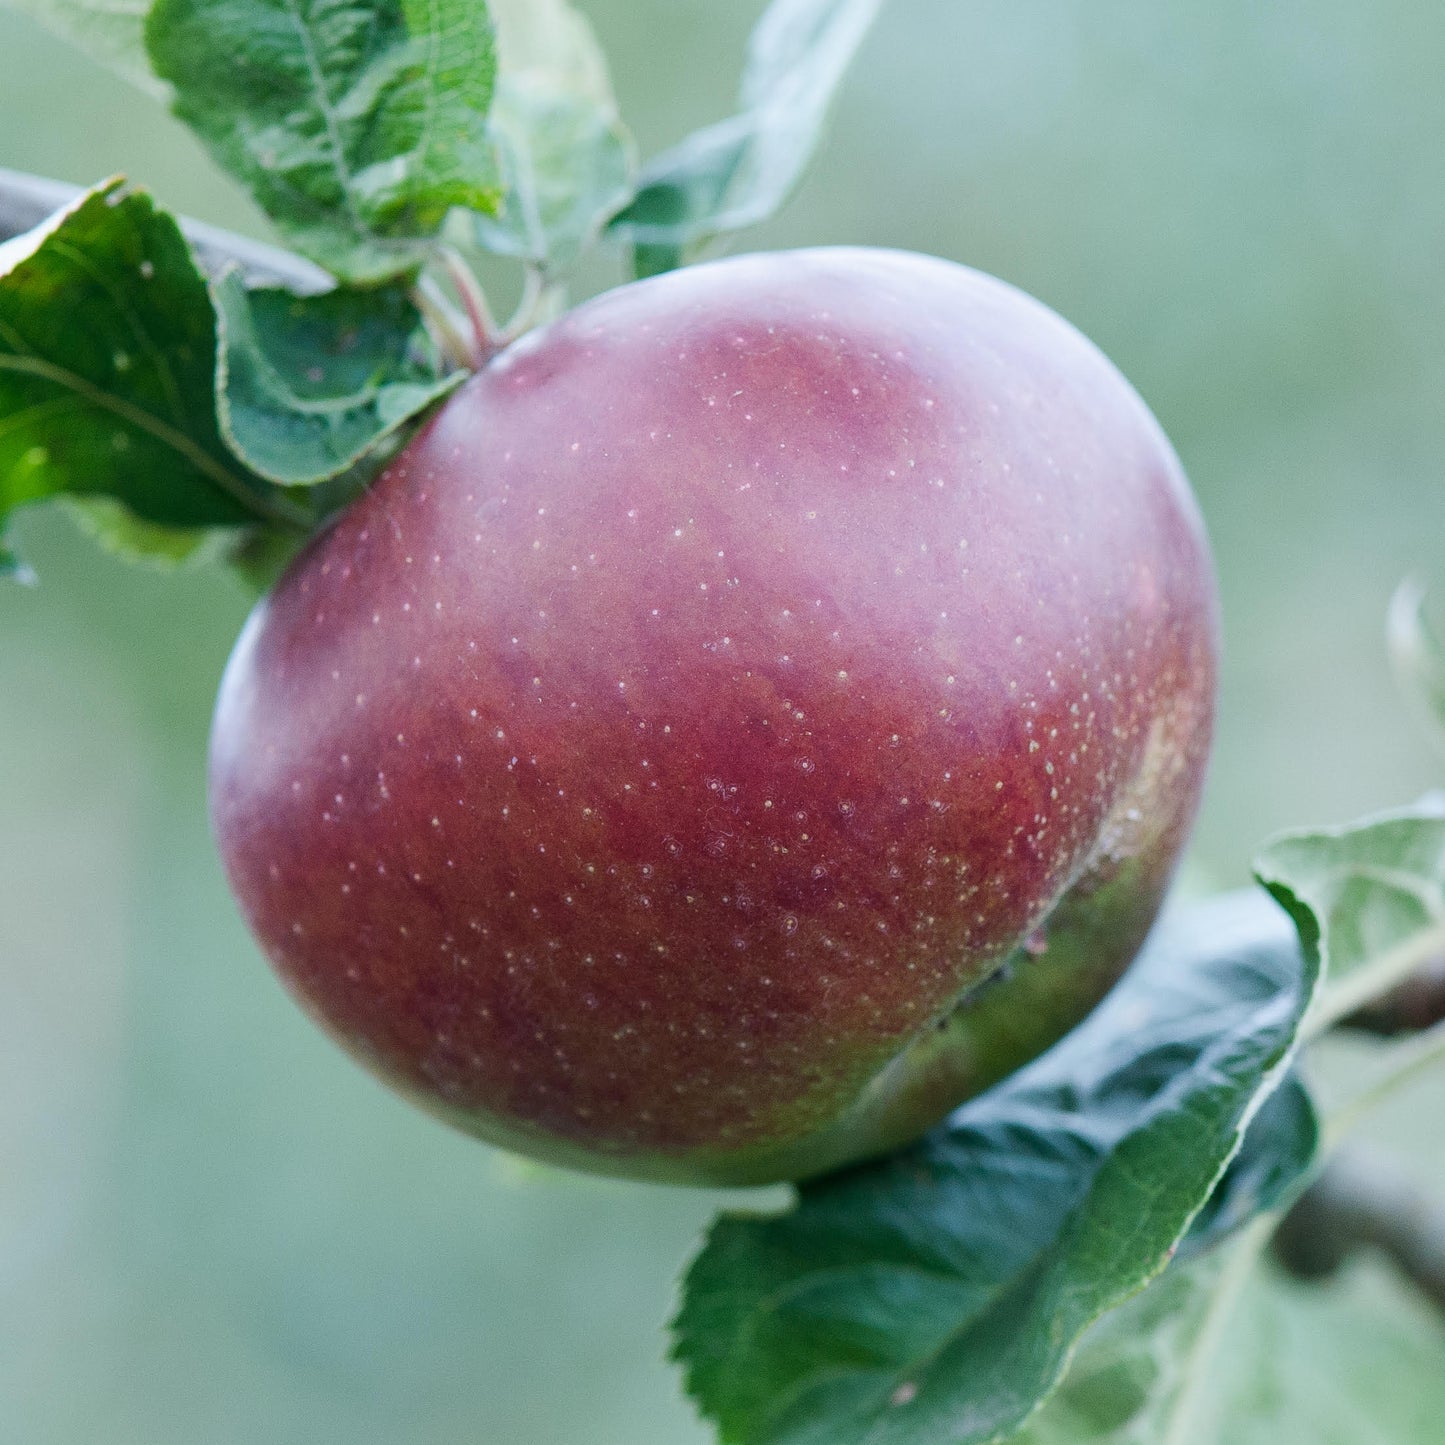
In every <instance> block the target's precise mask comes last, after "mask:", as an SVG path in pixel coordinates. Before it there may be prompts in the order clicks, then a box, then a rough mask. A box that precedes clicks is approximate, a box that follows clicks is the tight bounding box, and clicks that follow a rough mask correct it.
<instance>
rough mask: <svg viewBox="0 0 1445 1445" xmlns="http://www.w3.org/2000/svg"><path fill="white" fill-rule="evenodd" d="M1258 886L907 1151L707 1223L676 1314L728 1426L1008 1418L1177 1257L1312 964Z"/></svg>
mask: <svg viewBox="0 0 1445 1445" xmlns="http://www.w3.org/2000/svg"><path fill="white" fill-rule="evenodd" d="M1246 897H1247V901H1246V902H1244V903H1243V904H1241V903H1240V901H1239V900H1238V899H1237V898H1234V897H1230V898H1227V899H1224V900H1218V901H1216V902H1214V903H1211V904H1207V905H1201V906H1199V907H1197V908H1195V909H1191V910H1189V911H1187V912H1184V913H1180V914H1178V915H1175V916H1174V917H1173V918H1172V919H1170V920H1168V921H1166V922H1165V923H1164V924H1163V925H1161V927H1160V928H1159V929H1158V930H1157V931H1156V934H1155V936H1154V937H1153V938H1152V939H1151V941H1150V943H1149V944H1148V945H1147V946H1146V948H1145V951H1144V953H1143V954H1142V955H1141V957H1140V959H1139V960H1138V962H1137V963H1136V964H1135V965H1134V967H1133V968H1132V969H1131V971H1130V973H1129V974H1128V976H1127V977H1126V978H1125V980H1124V981H1123V982H1122V983H1121V984H1120V985H1119V986H1118V988H1116V989H1115V991H1114V992H1113V993H1112V994H1111V995H1110V996H1109V998H1108V999H1107V1000H1106V1001H1105V1002H1104V1004H1103V1005H1102V1006H1101V1007H1100V1008H1099V1009H1098V1010H1097V1011H1096V1012H1095V1013H1094V1014H1093V1015H1092V1016H1091V1017H1090V1018H1089V1019H1088V1020H1087V1021H1086V1022H1085V1023H1084V1024H1083V1025H1082V1026H1081V1027H1080V1028H1079V1029H1078V1030H1076V1031H1075V1032H1074V1033H1073V1034H1071V1035H1070V1036H1069V1037H1068V1038H1067V1039H1066V1040H1065V1041H1064V1042H1063V1043H1062V1044H1060V1045H1059V1046H1058V1047H1057V1048H1055V1049H1054V1050H1052V1051H1051V1052H1049V1053H1048V1054H1046V1055H1044V1057H1043V1058H1041V1059H1039V1060H1038V1061H1036V1062H1035V1063H1034V1064H1032V1065H1030V1066H1029V1067H1028V1068H1027V1069H1025V1070H1023V1071H1022V1072H1020V1073H1018V1074H1016V1075H1014V1076H1012V1077H1011V1078H1009V1079H1007V1080H1005V1081H1004V1082H1003V1083H1002V1084H1000V1085H999V1086H998V1087H996V1088H995V1089H993V1090H992V1091H990V1092H989V1093H987V1094H985V1095H983V1096H981V1097H980V1098H978V1099H976V1100H974V1101H973V1102H971V1103H970V1104H968V1105H966V1106H965V1107H964V1108H963V1109H961V1110H960V1111H959V1112H958V1113H957V1114H956V1115H955V1116H954V1118H953V1119H952V1120H951V1121H950V1122H949V1123H948V1125H947V1126H945V1127H944V1128H941V1129H939V1130H937V1131H935V1132H934V1133H933V1134H931V1135H929V1136H928V1137H927V1138H925V1139H924V1140H923V1141H922V1142H920V1143H919V1144H918V1145H917V1146H915V1147H914V1148H912V1149H909V1150H907V1151H905V1152H903V1153H901V1154H898V1155H895V1156H893V1157H892V1158H890V1159H887V1160H885V1161H883V1162H881V1163H879V1164H876V1165H873V1166H870V1167H867V1168H863V1169H859V1170H855V1171H853V1172H851V1173H848V1174H844V1175H840V1176H836V1177H833V1178H830V1179H826V1180H823V1181H820V1182H818V1183H815V1184H812V1185H808V1186H805V1187H804V1188H803V1189H802V1191H801V1194H800V1198H799V1201H798V1203H797V1205H796V1207H795V1208H794V1209H793V1210H792V1211H791V1212H789V1213H786V1214H783V1215H780V1216H775V1217H769V1218H759V1217H756V1216H749V1215H741V1214H729V1215H725V1216H723V1217H722V1218H721V1219H720V1220H719V1221H718V1222H717V1224H716V1225H715V1226H714V1228H713V1230H712V1232H711V1234H710V1235H709V1238H708V1241H707V1244H706V1246H705V1247H704V1249H703V1251H702V1253H701V1254H700V1255H699V1256H698V1258H697V1259H696V1260H695V1261H694V1263H693V1265H692V1267H691V1269H690V1270H689V1273H688V1276H687V1280H686V1285H685V1294H684V1301H683V1306H682V1309H681V1311H680V1313H679V1316H678V1319H677V1321H676V1325H675V1330H676V1353H677V1356H678V1358H680V1359H681V1360H682V1361H683V1362H684V1364H685V1366H686V1370H687V1380H688V1387H689V1389H690V1390H691V1391H692V1393H693V1395H694V1396H695V1397H696V1398H697V1400H698V1401H699V1402H700V1404H701V1406H702V1408H703V1409H704V1411H705V1412H706V1413H707V1414H708V1415H710V1416H711V1417H712V1418H714V1419H715V1420H717V1421H718V1422H719V1423H720V1425H721V1426H722V1434H723V1438H724V1439H725V1440H728V1441H735V1442H744V1445H763V1442H767V1445H824V1442H826V1445H854V1442H864V1441H866V1442H868V1445H894V1442H896V1445H905V1442H906V1445H945V1442H947V1445H969V1442H984V1441H993V1440H996V1439H1000V1438H1002V1437H1003V1436H1004V1435H1006V1434H1007V1433H1008V1432H1009V1431H1011V1430H1015V1429H1017V1428H1018V1427H1019V1425H1020V1424H1021V1423H1022V1422H1023V1421H1024V1420H1025V1419H1026V1418H1027V1416H1028V1415H1029V1414H1030V1413H1031V1412H1032V1411H1033V1409H1034V1408H1035V1406H1036V1405H1037V1403H1038V1401H1039V1400H1041V1399H1042V1398H1043V1397H1044V1396H1045V1395H1047V1393H1048V1392H1049V1391H1050V1390H1051V1389H1052V1388H1053V1386H1054V1384H1055V1383H1056V1381H1057V1380H1058V1378H1059V1375H1060V1373H1061V1372H1062V1370H1063V1368H1064V1364H1065V1361H1066V1359H1067V1357H1068V1354H1069V1352H1070V1350H1071V1348H1072V1346H1073V1342H1074V1341H1075V1340H1076V1339H1077V1338H1078V1336H1079V1335H1080V1334H1081V1333H1082V1332H1083V1331H1084V1330H1085V1329H1086V1328H1087V1327H1088V1326H1089V1325H1090V1324H1091V1323H1092V1322H1093V1321H1094V1320H1095V1319H1097V1318H1098V1317H1099V1316H1100V1315H1101V1314H1102V1313H1103V1312H1104V1311H1106V1310H1108V1309H1111V1308H1112V1307H1114V1306H1115V1305H1117V1304H1119V1303H1120V1302H1121V1301H1122V1300H1124V1299H1126V1298H1128V1297H1129V1296H1130V1295H1131V1294H1133V1293H1134V1292H1135V1291H1136V1290H1138V1289H1139V1288H1140V1287H1141V1286H1143V1285H1144V1284H1145V1283H1147V1281H1148V1280H1150V1279H1151V1278H1153V1276H1155V1275H1156V1274H1157V1273H1158V1272H1159V1271H1160V1270H1161V1269H1162V1268H1163V1267H1164V1265H1165V1263H1166V1262H1167V1261H1168V1259H1169V1258H1170V1256H1171V1255H1172V1253H1173V1251H1174V1249H1175V1247H1176V1246H1177V1244H1178V1242H1179V1240H1180V1238H1181V1237H1182V1236H1183V1234H1184V1232H1185V1231H1186V1229H1187V1228H1188V1227H1189V1224H1190V1221H1191V1220H1192V1219H1193V1218H1194V1216H1195V1214H1196V1212H1197V1211H1198V1210H1199V1208H1200V1207H1201V1205H1202V1204H1203V1203H1204V1201H1205V1200H1206V1199H1207V1198H1208V1196H1209V1194H1210V1192H1211V1190H1212V1189H1213V1187H1214V1185H1215V1184H1216V1182H1217V1181H1218V1180H1219V1178H1220V1176H1221V1174H1222V1172H1223V1170H1224V1168H1225V1166H1226V1165H1227V1164H1228V1162H1229V1160H1230V1159H1231V1157H1232V1156H1233V1154H1234V1152H1235V1150H1236V1148H1237V1147H1238V1144H1239V1140H1240V1137H1241V1135H1242V1133H1243V1131H1244V1128H1245V1126H1246V1124H1247V1123H1248V1121H1249V1119H1250V1116H1251V1115H1252V1114H1253V1112H1254V1111H1255V1110H1256V1108H1257V1107H1258V1105H1259V1104H1260V1102H1261V1101H1262V1099H1263V1098H1264V1097H1265V1096H1266V1095H1267V1093H1268V1092H1269V1090H1270V1089H1271V1088H1272V1087H1273V1086H1274V1085H1275V1083H1276V1082H1277V1081H1278V1079H1279V1077H1280V1072H1281V1068H1282V1065H1283V1063H1284V1061H1285V1060H1286V1059H1287V1058H1288V1057H1289V1053H1290V1050H1291V1047H1292V1044H1293V1040H1294V1037H1295V1032H1296V1029H1297V1028H1298V1025H1299V1021H1300V1019H1301V1018H1302V1017H1303V1015H1304V1012H1305V1009H1306V1008H1307V1006H1308V1003H1309V1000H1310V996H1311V994H1312V990H1313V980H1314V972H1313V969H1312V967H1311V965H1310V964H1309V962H1308V960H1307V959H1306V958H1305V956H1304V954H1303V953H1302V951H1301V950H1300V948H1299V947H1298V945H1297V943H1296V942H1295V940H1294V939H1293V938H1292V937H1291V936H1290V934H1289V930H1288V929H1285V928H1270V927H1268V926H1266V927H1265V928H1264V930H1263V931H1262V930H1261V926H1260V914H1259V909H1258V904H1257V903H1256V902H1255V901H1254V900H1253V898H1252V897H1250V896H1246Z"/></svg>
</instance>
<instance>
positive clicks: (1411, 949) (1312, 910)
mask: <svg viewBox="0 0 1445 1445" xmlns="http://www.w3.org/2000/svg"><path fill="white" fill-rule="evenodd" d="M1254 871H1255V875H1256V877H1258V879H1259V881H1260V882H1261V883H1263V884H1264V886H1265V887H1266V888H1268V889H1269V891H1270V892H1271V893H1272V894H1274V896H1275V897H1276V898H1277V899H1278V900H1279V902H1280V903H1281V904H1282V905H1283V906H1284V908H1285V909H1286V910H1287V911H1288V912H1289V914H1290V916H1291V917H1292V918H1293V919H1294V920H1295V924H1296V926H1297V927H1298V929H1299V932H1300V937H1301V939H1302V941H1303V942H1304V946H1305V948H1306V949H1307V950H1309V951H1310V952H1311V953H1313V954H1315V955H1317V956H1318V957H1319V958H1320V960H1321V961H1322V964H1323V972H1324V977H1325V984H1324V987H1323V989H1322V990H1321V994H1320V998H1319V1000H1318V1002H1317V1004H1316V1006H1315V1009H1314V1011H1313V1013H1312V1014H1311V1017H1310V1022H1309V1029H1310V1031H1311V1032H1315V1033H1318V1032H1321V1031H1323V1030H1324V1029H1326V1028H1328V1027H1329V1026H1330V1025H1331V1024H1333V1023H1337V1022H1338V1021H1339V1020H1340V1019H1342V1018H1344V1017H1346V1016H1347V1015H1348V1014H1351V1013H1353V1012H1354V1011H1355V1010H1356V1009H1358V1008H1360V1007H1361V1006H1362V1005H1363V1004H1365V1003H1368V1002H1369V1001H1370V1000H1371V999H1372V998H1376V997H1378V996H1379V995H1380V994H1382V993H1385V992H1386V991H1388V990H1389V989H1391V988H1393V987H1394V986H1395V985H1396V984H1398V983H1400V982H1402V981H1403V980H1404V979H1406V978H1408V977H1409V976H1410V975H1411V974H1412V973H1414V972H1415V970H1416V969H1417V968H1419V967H1421V965H1423V964H1424V963H1426V962H1428V961H1429V960H1430V959H1432V958H1435V957H1438V956H1439V955H1440V954H1442V953H1445V794H1432V795H1431V796H1429V797H1427V798H1424V799H1422V800H1421V801H1420V802H1419V803H1417V804H1416V805H1415V806H1414V807H1412V808H1406V809H1403V810H1400V811H1398V812H1392V813H1383V814H1380V815H1379V816H1377V817H1373V818H1367V819H1365V820H1364V821H1363V822H1360V823H1355V824H1351V825H1350V826H1347V827H1343V828H1328V829H1324V830H1322V831H1318V832H1300V833H1287V834H1285V835H1283V836H1282V837H1280V838H1277V839H1275V840H1274V841H1273V842H1271V843H1270V844H1268V845H1267V846H1266V847H1265V849H1264V851H1263V852H1262V853H1261V854H1260V856H1259V857H1258V858H1257V859H1256V860H1255V864H1254Z"/></svg>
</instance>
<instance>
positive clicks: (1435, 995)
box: [1339, 953, 1445, 1038]
mask: <svg viewBox="0 0 1445 1445" xmlns="http://www.w3.org/2000/svg"><path fill="white" fill-rule="evenodd" d="M1441 1022H1445V953H1442V954H1439V955H1437V956H1436V957H1435V958H1432V959H1430V960H1428V961H1427V962H1426V964H1425V965H1424V967H1423V968H1421V969H1420V970H1419V971H1418V972H1416V973H1414V974H1412V975H1411V976H1410V977H1409V978H1407V979H1406V980H1405V982H1404V983H1402V984H1398V985H1396V987H1394V988H1392V989H1391V990H1390V991H1389V992H1388V993H1386V994H1382V995H1381V996H1380V997H1379V998H1377V999H1375V1000H1373V1001H1372V1002H1370V1003H1367V1004H1366V1005H1365V1006H1364V1007H1363V1008H1360V1009H1357V1010H1356V1011H1355V1012H1354V1013H1352V1014H1348V1015H1346V1016H1345V1017H1344V1018H1342V1019H1341V1020H1340V1024H1339V1026H1340V1027H1341V1028H1345V1029H1355V1030H1358V1031H1359V1032H1361V1033H1367V1034H1383V1035H1384V1036H1385V1037H1387V1038H1389V1037H1393V1036H1394V1035H1395V1034H1406V1033H1420V1032H1422V1031H1423V1030H1425V1029H1429V1028H1433V1027H1434V1026H1435V1025H1436V1024H1438V1023H1441Z"/></svg>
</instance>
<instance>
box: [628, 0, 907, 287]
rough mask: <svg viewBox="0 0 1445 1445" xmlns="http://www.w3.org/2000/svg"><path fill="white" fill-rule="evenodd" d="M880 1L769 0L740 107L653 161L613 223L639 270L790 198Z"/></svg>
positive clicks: (680, 255)
mask: <svg viewBox="0 0 1445 1445" xmlns="http://www.w3.org/2000/svg"><path fill="white" fill-rule="evenodd" d="M881 3H882V0H774V3H773V4H772V5H771V6H769V8H768V10H767V11H766V12H765V13H764V15H763V18H762V19H761V20H760V21H759V22H758V24H757V27H756V28H755V29H754V31H753V35H752V38H751V41H750V42H749V46H748V58H747V63H746V66H745V68H744V71H743V82H742V89H741V92H740V94H739V97H738V110H737V113H736V114H735V115H732V116H730V117H729V118H728V119H727V120H724V121H720V122H719V123H718V124H716V125H713V126H709V127H707V128H706V129H704V130H700V131H697V132H695V133H694V134H693V135H691V136H689V137H688V138H687V139H686V140H684V141H683V142H682V143H681V144H680V145H678V146H676V147H675V148H673V149H672V150H670V151H667V152H665V153H664V154H663V155H661V156H659V157H658V158H657V159H656V160H654V161H652V162H650V163H649V164H648V165H647V166H646V167H645V168H644V170H643V174H642V181H641V186H640V189H639V191H638V195H637V199H636V200H635V201H634V202H633V203H632V204H631V205H630V206H629V207H628V208H627V209H626V210H625V211H624V212H622V214H621V215H620V216H618V217H617V219H616V221H615V222H614V225H615V227H616V228H617V229H618V230H619V231H620V233H621V234H622V235H623V236H624V237H626V239H628V240H629V241H631V242H632V244H633V246H634V247H635V248H636V250H637V269H638V272H639V274H651V273H654V272H657V271H664V270H668V269H670V268H671V267H673V266H677V265H680V264H681V263H682V261H683V260H684V259H686V257H687V256H688V255H690V254H693V253H695V252H696V250H697V249H698V247H700V246H701V245H703V244H704V243H706V242H707V241H708V240H710V239H711V238H713V237H715V236H720V235H723V234H725V233H727V232H730V231H737V230H741V229H742V228H743V227H745V226H751V225H754V224H756V223H757V222H759V221H762V220H765V219H766V218H767V217H768V216H770V215H772V214H773V213H774V212H775V211H776V210H777V209H778V208H779V207H780V206H781V205H782V204H783V202H784V201H785V200H787V198H788V197H789V196H790V195H791V194H792V192H793V190H794V188H795V187H796V186H797V184H798V181H799V180H800V179H801V177H802V174H803V171H804V169H805V168H806V166H807V164H808V162H809V160H810V159H811V158H812V155H813V152H814V150H815V149H816V147H817V144H818V140H819V137H820V135H821V133H822V129H823V125H824V122H825V120H826V118H827V114H828V109H829V105H830V103H831V101H832V98H833V95H834V93H835V92H836V90H837V88H838V86H839V84H840V83H841V81H842V79H843V76H844V75H845V74H846V72H847V69H848V66H849V64H850V63H851V62H852V59H853V57H854V55H855V54H856V52H857V50H858V47H859V46H860V45H861V44H862V42H863V39H864V37H865V36H866V35H867V33H868V30H869V28H870V27H871V25H872V23H873V20H874V18H875V17H876V16H877V14H878V11H879V9H880V8H881Z"/></svg>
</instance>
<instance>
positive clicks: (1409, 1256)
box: [1274, 1146, 1445, 1314]
mask: <svg viewBox="0 0 1445 1445" xmlns="http://www.w3.org/2000/svg"><path fill="white" fill-rule="evenodd" d="M1364 1250H1373V1251H1375V1252H1377V1253H1380V1254H1383V1255H1384V1256H1385V1258H1387V1259H1388V1260H1390V1262H1391V1263H1392V1264H1393V1265H1394V1266H1395V1267H1396V1268H1397V1269H1398V1270H1399V1271H1400V1273H1401V1274H1402V1275H1404V1276H1405V1278H1406V1279H1408V1280H1409V1281H1410V1282H1411V1283H1412V1284H1413V1285H1414V1286H1415V1287H1416V1288H1417V1289H1418V1290H1419V1291H1420V1293H1421V1294H1422V1295H1424V1297H1425V1298H1426V1299H1428V1300H1429V1301H1430V1302H1431V1303H1432V1304H1434V1305H1435V1306H1436V1308H1437V1309H1439V1310H1440V1311H1441V1312H1442V1314H1445V1202H1442V1201H1441V1200H1438V1199H1435V1198H1432V1197H1431V1196H1430V1195H1428V1194H1427V1193H1425V1191H1424V1190H1422V1189H1421V1188H1420V1186H1419V1185H1418V1184H1417V1183H1416V1182H1415V1181H1414V1180H1413V1179H1411V1178H1410V1177H1409V1176H1408V1175H1406V1174H1405V1173H1403V1172H1402V1171H1401V1170H1400V1169H1399V1167H1398V1166H1396V1165H1395V1164H1393V1163H1391V1162H1390V1161H1389V1160H1387V1159H1383V1158H1381V1157H1380V1156H1379V1155H1377V1154H1376V1153H1374V1152H1373V1151H1371V1150H1367V1149H1364V1148H1360V1147H1354V1146H1352V1147H1350V1148H1346V1149H1341V1150H1339V1151H1337V1152H1336V1153H1335V1155H1334V1157H1333V1158H1331V1160H1330V1162H1329V1163H1328V1164H1327V1165H1326V1166H1325V1169H1324V1172H1323V1173H1322V1174H1321V1175H1320V1176H1319V1178H1318V1179H1316V1180H1315V1182H1314V1183H1313V1184H1311V1185H1310V1187H1309V1188H1308V1189H1307V1190H1305V1192H1304V1194H1303V1195H1301V1196H1300V1198H1299V1200H1298V1202H1297V1203H1296V1204H1295V1205H1294V1207H1293V1208H1292V1209H1291V1210H1290V1211H1289V1213H1288V1214H1287V1215H1286V1216H1285V1217H1284V1220H1283V1222H1282V1223H1281V1224H1280V1226H1279V1229H1278V1230H1277V1231H1276V1233H1275V1236H1274V1252H1275V1256H1276V1258H1277V1259H1278V1260H1279V1262H1280V1263H1281V1264H1282V1265H1283V1266H1284V1267H1285V1269H1287V1270H1288V1271H1289V1272H1290V1273H1291V1274H1293V1275H1294V1276H1295V1277H1296V1278H1298V1279H1306V1280H1322V1279H1328V1278H1329V1277H1330V1276H1331V1275H1333V1274H1335V1273H1336V1272H1337V1271H1339V1270H1340V1269H1341V1268H1342V1267H1343V1266H1344V1264H1345V1263H1346V1261H1348V1260H1349V1259H1350V1258H1352V1257H1353V1256H1354V1255H1355V1254H1357V1253H1359V1252H1361V1251H1364Z"/></svg>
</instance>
